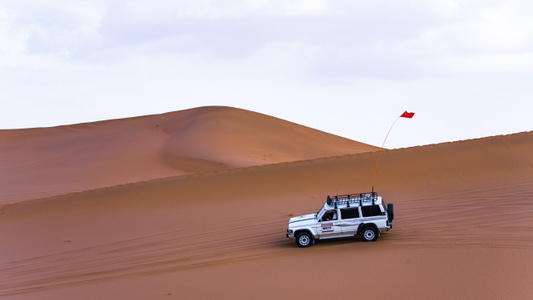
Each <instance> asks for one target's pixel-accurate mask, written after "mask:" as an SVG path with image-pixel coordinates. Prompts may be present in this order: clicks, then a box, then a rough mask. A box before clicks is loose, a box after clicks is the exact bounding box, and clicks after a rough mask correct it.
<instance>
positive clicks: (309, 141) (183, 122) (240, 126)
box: [0, 107, 377, 204]
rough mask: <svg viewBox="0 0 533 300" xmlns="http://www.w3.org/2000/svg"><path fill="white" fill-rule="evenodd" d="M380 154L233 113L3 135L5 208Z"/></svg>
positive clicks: (201, 112)
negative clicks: (201, 175)
mask: <svg viewBox="0 0 533 300" xmlns="http://www.w3.org/2000/svg"><path fill="white" fill-rule="evenodd" d="M375 150H377V148H376V147H373V146H370V145H366V144H362V143H358V142H355V141H352V140H348V139H345V138H341V137H338V136H334V135H331V134H327V133H324V132H321V131H318V130H314V129H311V128H307V127H304V126H301V125H297V124H294V123H290V122H287V121H284V120H280V119H277V118H274V117H270V116H266V115H262V114H259V113H255V112H251V111H245V110H241V109H236V108H229V107H201V108H197V109H190V110H185V111H178V112H173V113H168V114H162V115H153V116H146V117H137V118H130V119H122V120H112V121H104V122H95V123H87V124H78V125H69V126H59V127H54V128H36V129H23V130H3V131H0V159H1V161H0V204H1V203H13V202H18V201H20V200H28V199H34V198H41V197H46V196H51V195H58V194H65V193H69V192H78V191H83V190H88V189H95V188H101V187H106V186H115V185H117V184H124V183H132V182H138V181H143V180H151V179H156V178H164V177H168V176H175V175H183V174H190V173H198V172H211V171H215V170H222V169H229V168H239V167H248V166H255V165H263V164H271V163H279V162H286V161H294V160H303V159H312V158H319V157H325V156H333V155H343V154H353V153H361V152H368V151H375Z"/></svg>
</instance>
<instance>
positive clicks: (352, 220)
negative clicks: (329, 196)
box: [340, 207, 361, 234]
mask: <svg viewBox="0 0 533 300" xmlns="http://www.w3.org/2000/svg"><path fill="white" fill-rule="evenodd" d="M340 211H341V219H342V233H343V234H352V233H353V234H357V229H358V228H359V224H361V215H360V214H359V208H358V207H346V208H341V209H340Z"/></svg>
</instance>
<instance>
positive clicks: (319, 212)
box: [315, 206, 324, 218]
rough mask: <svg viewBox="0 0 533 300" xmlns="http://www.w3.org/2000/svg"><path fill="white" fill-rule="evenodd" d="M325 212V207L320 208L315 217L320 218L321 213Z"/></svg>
mask: <svg viewBox="0 0 533 300" xmlns="http://www.w3.org/2000/svg"><path fill="white" fill-rule="evenodd" d="M323 212H324V206H322V207H321V208H320V210H319V211H318V212H317V213H316V214H315V217H317V218H318V216H319V215H320V214H321V213H323Z"/></svg>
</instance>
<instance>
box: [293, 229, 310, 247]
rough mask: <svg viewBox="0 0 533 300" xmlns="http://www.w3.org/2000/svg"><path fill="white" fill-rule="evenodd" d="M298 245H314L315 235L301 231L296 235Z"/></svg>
mask: <svg viewBox="0 0 533 300" xmlns="http://www.w3.org/2000/svg"><path fill="white" fill-rule="evenodd" d="M296 245H298V247H300V248H304V247H310V246H312V245H313V236H312V235H311V234H310V233H309V232H306V231H304V232H301V233H298V234H297V235H296Z"/></svg>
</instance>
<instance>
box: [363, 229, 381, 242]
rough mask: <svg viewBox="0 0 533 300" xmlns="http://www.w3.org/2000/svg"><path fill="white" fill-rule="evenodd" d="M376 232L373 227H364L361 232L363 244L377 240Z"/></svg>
mask: <svg viewBox="0 0 533 300" xmlns="http://www.w3.org/2000/svg"><path fill="white" fill-rule="evenodd" d="M378 234H379V233H378V230H377V229H376V228H375V227H374V226H366V227H365V228H363V230H361V239H363V242H373V241H375V240H377V239H378Z"/></svg>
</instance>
